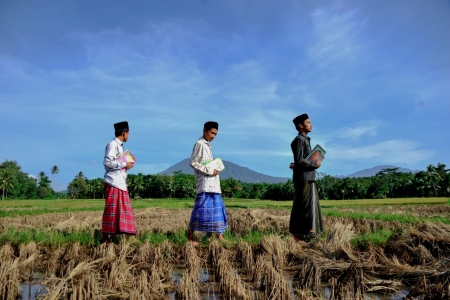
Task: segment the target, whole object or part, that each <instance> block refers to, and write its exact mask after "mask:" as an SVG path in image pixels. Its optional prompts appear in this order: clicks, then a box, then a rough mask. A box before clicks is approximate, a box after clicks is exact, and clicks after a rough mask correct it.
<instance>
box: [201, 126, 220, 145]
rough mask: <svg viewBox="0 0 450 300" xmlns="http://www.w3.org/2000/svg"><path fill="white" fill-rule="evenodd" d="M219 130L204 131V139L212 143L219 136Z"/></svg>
mask: <svg viewBox="0 0 450 300" xmlns="http://www.w3.org/2000/svg"><path fill="white" fill-rule="evenodd" d="M217 131H218V130H217V129H215V128H211V129H210V130H203V137H204V138H205V140H207V141H208V142H211V141H212V140H213V139H214V138H215V137H216V135H217Z"/></svg>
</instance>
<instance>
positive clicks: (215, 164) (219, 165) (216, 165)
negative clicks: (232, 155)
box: [202, 157, 225, 172]
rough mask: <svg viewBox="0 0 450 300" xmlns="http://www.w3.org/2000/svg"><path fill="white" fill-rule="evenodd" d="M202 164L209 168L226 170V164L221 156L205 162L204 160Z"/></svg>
mask: <svg viewBox="0 0 450 300" xmlns="http://www.w3.org/2000/svg"><path fill="white" fill-rule="evenodd" d="M202 164H203V165H204V166H207V167H208V168H213V169H215V170H217V171H219V172H221V171H223V170H225V166H224V164H223V161H222V159H221V158H220V157H218V158H215V159H213V160H207V161H204V162H202Z"/></svg>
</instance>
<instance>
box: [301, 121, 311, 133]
mask: <svg viewBox="0 0 450 300" xmlns="http://www.w3.org/2000/svg"><path fill="white" fill-rule="evenodd" d="M299 127H300V130H301V131H302V132H303V133H308V132H311V131H312V123H311V120H309V119H306V120H305V122H303V124H300V125H299Z"/></svg>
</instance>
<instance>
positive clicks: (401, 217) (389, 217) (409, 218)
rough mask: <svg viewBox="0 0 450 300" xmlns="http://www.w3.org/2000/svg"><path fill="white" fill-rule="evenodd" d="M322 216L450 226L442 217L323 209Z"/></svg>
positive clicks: (448, 221) (447, 219) (449, 221)
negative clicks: (436, 223)
mask: <svg viewBox="0 0 450 300" xmlns="http://www.w3.org/2000/svg"><path fill="white" fill-rule="evenodd" d="M322 215H324V216H331V217H342V218H350V219H366V220H367V219H370V220H379V221H389V222H392V221H397V222H401V223H408V224H414V223H418V222H432V223H435V222H441V223H444V224H450V219H449V218H448V217H442V216H432V217H428V216H420V217H419V216H413V215H408V214H392V213H391V214H388V213H366V212H361V211H359V212H345V211H335V210H327V209H324V210H323V211H322Z"/></svg>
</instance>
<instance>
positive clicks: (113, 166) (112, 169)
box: [103, 138, 128, 191]
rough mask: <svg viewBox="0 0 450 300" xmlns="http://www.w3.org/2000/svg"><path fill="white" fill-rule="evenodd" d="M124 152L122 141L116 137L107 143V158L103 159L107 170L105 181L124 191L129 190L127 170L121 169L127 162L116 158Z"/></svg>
mask: <svg viewBox="0 0 450 300" xmlns="http://www.w3.org/2000/svg"><path fill="white" fill-rule="evenodd" d="M122 153H123V146H122V141H121V140H119V139H118V138H114V139H113V140H112V141H111V142H109V143H108V145H106V149H105V158H104V160H103V165H104V166H105V171H106V172H105V176H104V179H103V181H104V182H106V183H107V184H109V185H111V186H113V187H116V188H119V189H121V190H122V191H127V190H128V189H127V172H124V171H122V170H121V169H123V168H125V167H126V166H127V163H126V162H124V161H117V160H116V157H119V155H120V154H122Z"/></svg>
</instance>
